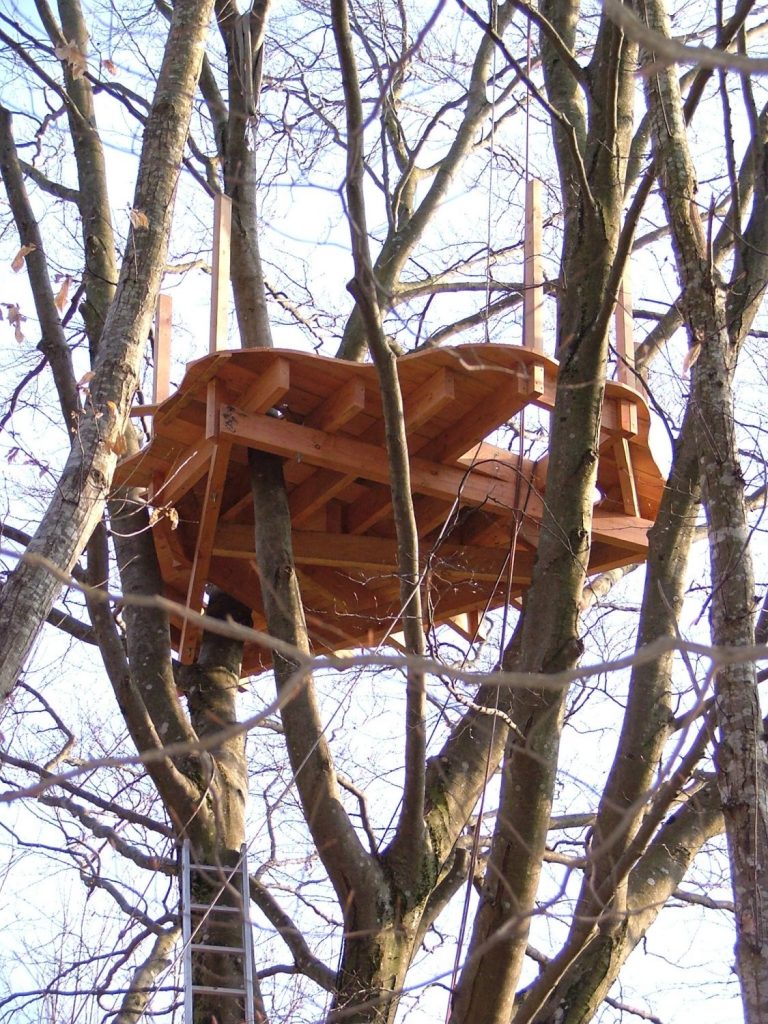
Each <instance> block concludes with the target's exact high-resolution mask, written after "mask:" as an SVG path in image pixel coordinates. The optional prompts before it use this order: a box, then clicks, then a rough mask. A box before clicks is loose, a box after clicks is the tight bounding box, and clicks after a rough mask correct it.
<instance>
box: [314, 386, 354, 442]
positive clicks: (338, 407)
mask: <svg viewBox="0 0 768 1024" xmlns="http://www.w3.org/2000/svg"><path fill="white" fill-rule="evenodd" d="M364 409H365V382H364V381H363V380H362V378H360V377H352V378H351V380H348V381H347V383H346V384H345V385H344V386H343V387H342V389H341V390H340V391H335V392H333V393H332V394H330V395H329V396H328V398H326V399H325V401H323V402H321V403H320V405H319V406H318V407H317V408H316V409H314V410H313V411H312V412H311V413H310V414H309V416H307V418H306V419H305V420H304V424H305V426H307V427H315V428H316V429H317V430H324V431H326V433H328V434H335V433H336V431H337V430H340V429H341V428H342V427H343V426H344V425H345V424H346V423H348V422H349V421H350V420H351V419H353V417H355V416H356V415H357V414H358V413H360V412H363V411H364Z"/></svg>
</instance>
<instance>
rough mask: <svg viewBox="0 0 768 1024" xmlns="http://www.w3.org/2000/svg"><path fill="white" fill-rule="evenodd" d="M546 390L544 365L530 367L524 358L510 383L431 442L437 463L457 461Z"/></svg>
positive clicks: (487, 397)
mask: <svg viewBox="0 0 768 1024" xmlns="http://www.w3.org/2000/svg"><path fill="white" fill-rule="evenodd" d="M543 393H544V368H543V367H542V366H527V365H526V364H525V363H523V362H522V361H521V363H520V370H519V371H518V372H517V373H512V374H510V376H509V381H508V383H505V384H504V385H502V386H501V387H499V389H498V390H497V391H496V392H493V393H491V394H489V395H487V396H485V397H484V398H483V400H482V401H481V402H480V403H479V404H478V405H477V406H475V408H474V409H471V410H470V411H469V412H468V413H467V414H466V415H465V416H463V417H462V418H461V419H460V420H458V421H457V422H456V423H454V425H453V426H452V427H450V428H449V429H448V430H446V431H445V433H444V434H443V435H442V437H440V438H439V439H436V440H435V442H434V443H432V444H431V445H430V455H431V456H432V458H433V459H434V460H435V461H436V462H455V461H456V459H458V458H459V456H461V455H464V454H465V453H466V452H468V451H469V450H470V449H471V448H473V447H474V446H475V444H477V442H478V441H482V440H483V438H485V437H487V436H488V434H490V433H491V431H493V430H495V429H496V428H497V427H500V426H501V425H502V423H506V422H507V421H508V420H511V419H512V417H513V416H515V415H516V414H517V413H518V412H520V410H521V409H522V408H523V407H524V406H526V405H527V404H528V403H529V402H530V401H532V400H533V398H534V397H536V396H538V395H542V394H543Z"/></svg>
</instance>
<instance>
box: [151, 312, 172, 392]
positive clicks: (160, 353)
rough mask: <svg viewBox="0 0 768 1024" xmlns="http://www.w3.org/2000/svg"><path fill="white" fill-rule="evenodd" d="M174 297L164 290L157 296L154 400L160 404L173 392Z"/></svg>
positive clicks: (153, 381)
mask: <svg viewBox="0 0 768 1024" xmlns="http://www.w3.org/2000/svg"><path fill="white" fill-rule="evenodd" d="M172 324H173V299H172V298H171V296H170V295H164V294H163V293H162V292H161V294H160V295H158V297H157V309H156V311H155V330H154V342H155V343H154V353H153V355H154V363H155V373H154V377H153V379H152V402H153V404H154V405H159V404H160V403H161V402H164V401H165V400H166V398H168V396H169V395H170V393H171V328H172Z"/></svg>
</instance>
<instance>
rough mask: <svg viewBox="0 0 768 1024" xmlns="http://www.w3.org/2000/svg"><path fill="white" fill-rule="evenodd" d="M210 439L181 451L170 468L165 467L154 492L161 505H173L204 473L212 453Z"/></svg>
mask: <svg viewBox="0 0 768 1024" xmlns="http://www.w3.org/2000/svg"><path fill="white" fill-rule="evenodd" d="M214 447H215V445H214V442H213V441H212V440H207V441H206V440H204V441H202V442H201V443H200V445H199V447H198V448H197V449H195V450H193V451H192V452H189V451H187V452H183V453H182V454H181V455H180V456H179V457H178V459H177V460H176V462H175V463H174V464H173V466H171V468H170V470H168V469H167V467H166V472H165V474H164V477H163V481H162V483H161V484H160V486H159V487H158V489H157V491H156V492H155V495H154V497H155V500H156V501H159V503H160V504H162V505H175V504H176V502H177V501H179V499H180V498H182V497H183V496H184V495H185V494H186V493H187V491H191V490H192V488H193V487H194V486H195V484H196V483H197V482H198V480H200V479H202V477H203V476H204V475H205V473H206V471H207V469H208V465H209V463H210V461H211V456H212V455H213V449H214Z"/></svg>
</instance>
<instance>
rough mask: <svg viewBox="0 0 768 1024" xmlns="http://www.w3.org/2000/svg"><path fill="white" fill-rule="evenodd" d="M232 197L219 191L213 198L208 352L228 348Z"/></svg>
mask: <svg viewBox="0 0 768 1024" xmlns="http://www.w3.org/2000/svg"><path fill="white" fill-rule="evenodd" d="M231 228H232V200H231V199H230V198H229V196H224V195H221V194H219V193H217V195H216V197H215V199H214V200H213V259H212V261H211V277H212V280H211V330H210V335H209V342H208V351H209V352H220V351H221V350H222V349H223V348H226V340H227V310H228V309H229V242H230V236H231Z"/></svg>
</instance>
